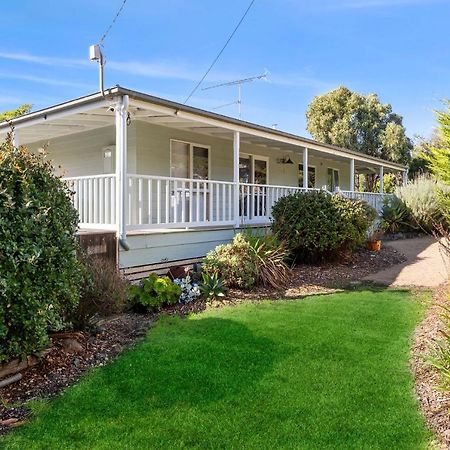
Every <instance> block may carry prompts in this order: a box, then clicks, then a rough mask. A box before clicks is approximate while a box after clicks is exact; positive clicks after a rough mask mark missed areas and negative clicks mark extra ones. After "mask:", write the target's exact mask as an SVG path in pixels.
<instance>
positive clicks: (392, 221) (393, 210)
mask: <svg viewBox="0 0 450 450" xmlns="http://www.w3.org/2000/svg"><path fill="white" fill-rule="evenodd" d="M381 228H382V229H383V230H384V231H386V232H388V233H399V232H408V231H414V230H417V229H418V226H417V223H416V221H415V220H414V219H413V217H412V215H411V210H410V209H409V208H408V207H407V206H406V204H405V203H404V202H403V200H400V199H399V198H398V197H396V196H392V197H390V198H388V200H387V201H386V202H385V204H384V205H383V209H382V211H381Z"/></svg>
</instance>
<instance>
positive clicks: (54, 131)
mask: <svg viewBox="0 0 450 450" xmlns="http://www.w3.org/2000/svg"><path fill="white" fill-rule="evenodd" d="M13 126H14V132H13V139H14V142H15V145H26V146H28V148H30V149H31V150H33V151H38V150H39V149H40V148H46V149H47V151H48V153H49V155H50V158H51V159H52V160H53V162H54V164H55V165H57V166H61V170H62V175H63V176H64V177H66V178H67V180H68V182H70V184H71V186H72V187H73V191H74V197H73V201H74V204H75V207H76V208H77V210H78V212H79V217H80V230H82V231H86V230H91V231H92V232H94V231H106V230H109V231H113V232H115V234H116V236H117V238H118V239H117V242H118V244H117V247H118V251H119V257H118V261H119V266H120V268H121V269H125V271H126V270H130V268H141V269H142V271H145V270H149V269H150V267H149V266H151V267H155V268H156V267H160V266H161V264H163V263H166V264H167V262H172V261H181V260H189V259H194V258H199V257H202V256H204V255H205V254H206V253H207V252H208V251H209V250H210V249H212V248H214V247H215V246H216V245H218V244H220V243H224V242H227V241H229V240H230V239H231V238H232V237H233V235H234V233H235V230H236V229H239V228H242V227H246V226H267V225H269V224H270V216H271V207H272V205H273V204H274V203H275V202H276V201H277V199H279V198H280V197H281V196H284V195H287V194H289V193H293V192H297V191H301V192H304V191H307V190H308V189H317V188H323V187H324V186H326V189H327V190H329V191H335V190H337V189H339V190H340V191H341V192H342V193H343V194H344V195H347V196H349V197H355V198H361V199H363V200H366V201H368V202H369V203H370V204H372V205H373V206H375V207H376V208H377V209H378V210H379V209H380V207H381V205H382V201H383V193H382V190H383V185H382V183H381V186H380V188H381V192H380V193H357V192H354V188H355V186H354V180H355V174H357V173H380V174H383V173H386V172H402V173H403V175H404V179H405V178H406V170H407V168H406V167H405V166H402V165H399V164H395V163H392V162H389V161H384V160H381V159H377V158H373V157H370V156H367V155H364V154H361V153H356V152H353V151H350V150H346V149H342V148H338V147H334V146H331V145H325V144H321V143H319V142H316V141H313V140H311V139H306V138H303V137H300V136H295V135H292V134H288V133H284V132H281V131H278V130H274V129H271V128H266V127H263V126H260V125H256V124H252V123H247V122H244V121H240V120H236V119H233V118H230V117H225V116H222V115H218V114H215V113H211V112H207V111H203V110H200V109H197V108H192V107H189V106H185V105H181V104H178V103H174V102H172V101H168V100H164V99H161V98H157V97H153V96H150V95H146V94H143V93H139V92H135V91H131V90H128V89H124V88H122V87H119V86H117V87H114V88H112V89H109V90H107V91H105V93H104V95H102V94H101V93H96V94H93V95H89V96H86V97H82V98H78V99H75V100H71V101H68V102H66V103H62V104H59V105H56V106H52V107H50V108H46V109H43V110H40V111H36V112H33V113H30V114H27V115H25V116H22V117H20V118H18V119H15V120H14V121H13ZM10 130H11V124H9V123H2V124H0V134H1V135H2V136H3V137H4V136H5V134H6V133H7V132H9V131H10ZM0 137H1V136H0ZM158 265H159V266H158ZM129 273H132V271H131V272H129Z"/></svg>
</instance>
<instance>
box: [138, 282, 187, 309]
mask: <svg viewBox="0 0 450 450" xmlns="http://www.w3.org/2000/svg"><path fill="white" fill-rule="evenodd" d="M180 295H181V287H180V286H178V285H177V284H175V283H174V282H173V281H172V280H171V279H170V278H169V277H160V276H158V275H157V274H156V273H151V274H150V275H149V276H148V277H147V278H146V279H144V280H143V281H142V282H141V283H140V284H139V285H134V286H131V287H130V297H131V301H132V302H133V304H134V305H135V306H137V307H138V308H144V309H145V310H146V311H152V310H156V309H159V308H161V307H162V306H165V305H173V304H175V303H177V302H178V300H179V298H180Z"/></svg>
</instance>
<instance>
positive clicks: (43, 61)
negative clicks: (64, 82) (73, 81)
mask: <svg viewBox="0 0 450 450" xmlns="http://www.w3.org/2000/svg"><path fill="white" fill-rule="evenodd" d="M0 58H2V59H9V60H13V61H20V62H25V63H34V64H39V65H44V66H59V67H86V66H88V65H89V61H87V60H86V61H84V60H82V59H75V58H59V57H53V56H39V55H32V54H30V53H20V52H4V51H0Z"/></svg>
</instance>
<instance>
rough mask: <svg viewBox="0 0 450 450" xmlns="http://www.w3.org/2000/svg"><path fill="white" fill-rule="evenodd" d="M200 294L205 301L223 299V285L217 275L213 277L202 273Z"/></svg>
mask: <svg viewBox="0 0 450 450" xmlns="http://www.w3.org/2000/svg"><path fill="white" fill-rule="evenodd" d="M200 292H201V293H202V295H203V296H205V297H206V299H207V300H216V299H218V298H221V297H225V284H224V282H223V280H222V279H221V278H219V276H218V275H217V273H214V274H213V275H209V274H207V273H202V282H201V284H200Z"/></svg>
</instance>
